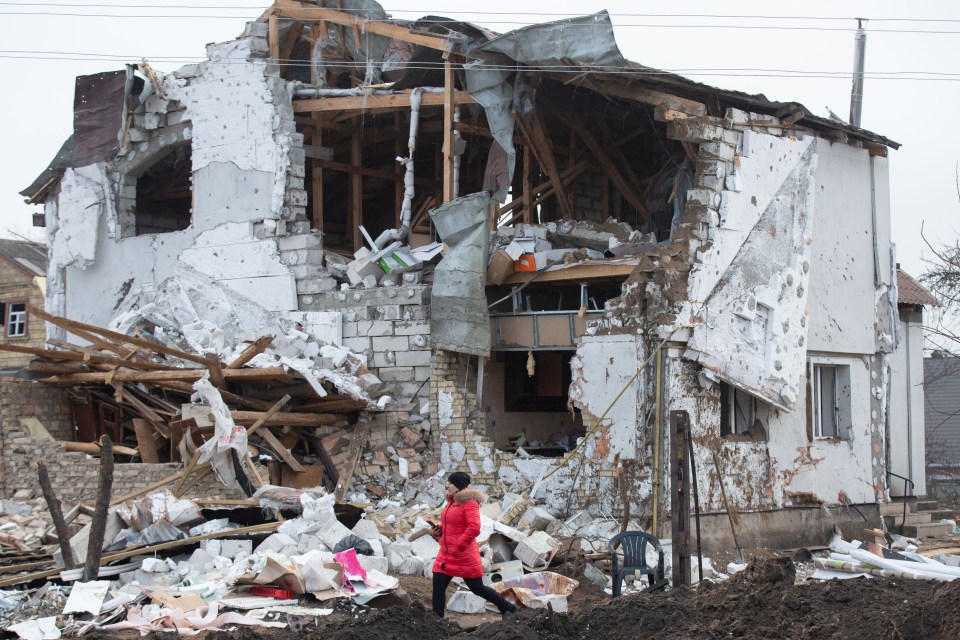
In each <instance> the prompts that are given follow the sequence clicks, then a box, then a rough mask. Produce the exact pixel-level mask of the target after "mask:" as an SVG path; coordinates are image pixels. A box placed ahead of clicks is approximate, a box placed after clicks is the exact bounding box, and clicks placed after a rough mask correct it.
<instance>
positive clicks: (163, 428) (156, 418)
mask: <svg viewBox="0 0 960 640" xmlns="http://www.w3.org/2000/svg"><path fill="white" fill-rule="evenodd" d="M117 395H118V396H119V400H120V401H121V402H126V403H127V404H131V405H133V407H134V408H135V409H136V410H137V411H139V412H140V414H141V415H142V416H143V417H144V418H146V420H147V421H148V422H149V423H150V424H151V425H152V426H153V428H154V429H156V430H157V432H158V433H159V434H160V435H162V436H163V437H164V438H166V439H168V440H169V439H170V428H169V427H167V424H166V420H164V419H163V417H161V416H160V414H158V413H157V412H156V411H154V410H153V409H152V408H151V407H149V406H147V404H146V403H145V402H143V401H142V400H140V398H138V397H137V396H136V395H134V394H133V393H131V392H130V391H129V390H127V389H126V388H124V387H123V385H122V384H121V385H119V386H117Z"/></svg>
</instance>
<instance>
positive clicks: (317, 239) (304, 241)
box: [277, 233, 323, 256]
mask: <svg viewBox="0 0 960 640" xmlns="http://www.w3.org/2000/svg"><path fill="white" fill-rule="evenodd" d="M277 245H278V246H279V247H280V251H295V250H297V249H322V248H323V237H322V236H321V235H320V234H319V233H301V234H297V235H295V236H283V237H281V238H277ZM322 255H323V254H321V256H322Z"/></svg>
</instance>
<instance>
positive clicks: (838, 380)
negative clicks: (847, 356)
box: [807, 358, 853, 442]
mask: <svg viewBox="0 0 960 640" xmlns="http://www.w3.org/2000/svg"><path fill="white" fill-rule="evenodd" d="M825 370H830V371H832V372H833V373H832V376H831V377H832V387H833V388H832V389H831V390H830V394H829V395H830V396H832V398H833V411H832V412H831V415H832V424H831V427H832V428H831V429H830V430H825V429H824V427H825V424H824V421H823V416H824V407H823V401H824V387H823V384H824V375H823V373H824V371H825ZM851 371H852V368H851V365H850V363H848V362H838V361H836V360H834V359H830V358H811V359H809V360H808V361H807V430H808V433H807V435H808V436H809V440H810V441H811V442H816V441H821V442H822V441H842V440H850V438H851V431H852V429H853V415H852V413H853V388H852V383H851Z"/></svg>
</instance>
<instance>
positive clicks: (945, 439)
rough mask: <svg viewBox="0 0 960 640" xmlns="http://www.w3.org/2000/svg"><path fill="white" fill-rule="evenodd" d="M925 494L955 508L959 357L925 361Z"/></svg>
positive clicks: (959, 467) (959, 457)
mask: <svg viewBox="0 0 960 640" xmlns="http://www.w3.org/2000/svg"><path fill="white" fill-rule="evenodd" d="M923 372H924V383H923V389H924V403H923V413H924V423H925V425H926V454H927V460H926V463H927V464H926V473H927V478H926V479H927V491H928V493H929V495H930V497H932V498H936V499H938V500H943V501H944V502H945V503H948V504H953V505H955V504H956V503H957V499H958V497H960V358H958V357H956V356H934V357H930V358H924V360H923Z"/></svg>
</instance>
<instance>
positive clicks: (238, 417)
mask: <svg viewBox="0 0 960 640" xmlns="http://www.w3.org/2000/svg"><path fill="white" fill-rule="evenodd" d="M230 417H231V418H233V421H234V422H236V423H238V424H239V423H244V424H246V423H248V422H249V423H253V422H257V421H258V420H260V419H261V418H264V422H263V424H265V425H267V426H273V427H282V426H284V425H289V426H291V427H322V426H325V425H331V424H336V423H337V421H338V420H339V419H340V418H339V416H336V415H333V414H328V413H280V412H277V413H274V414H273V415H270V416H265V414H264V413H263V412H260V411H231V412H230Z"/></svg>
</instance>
